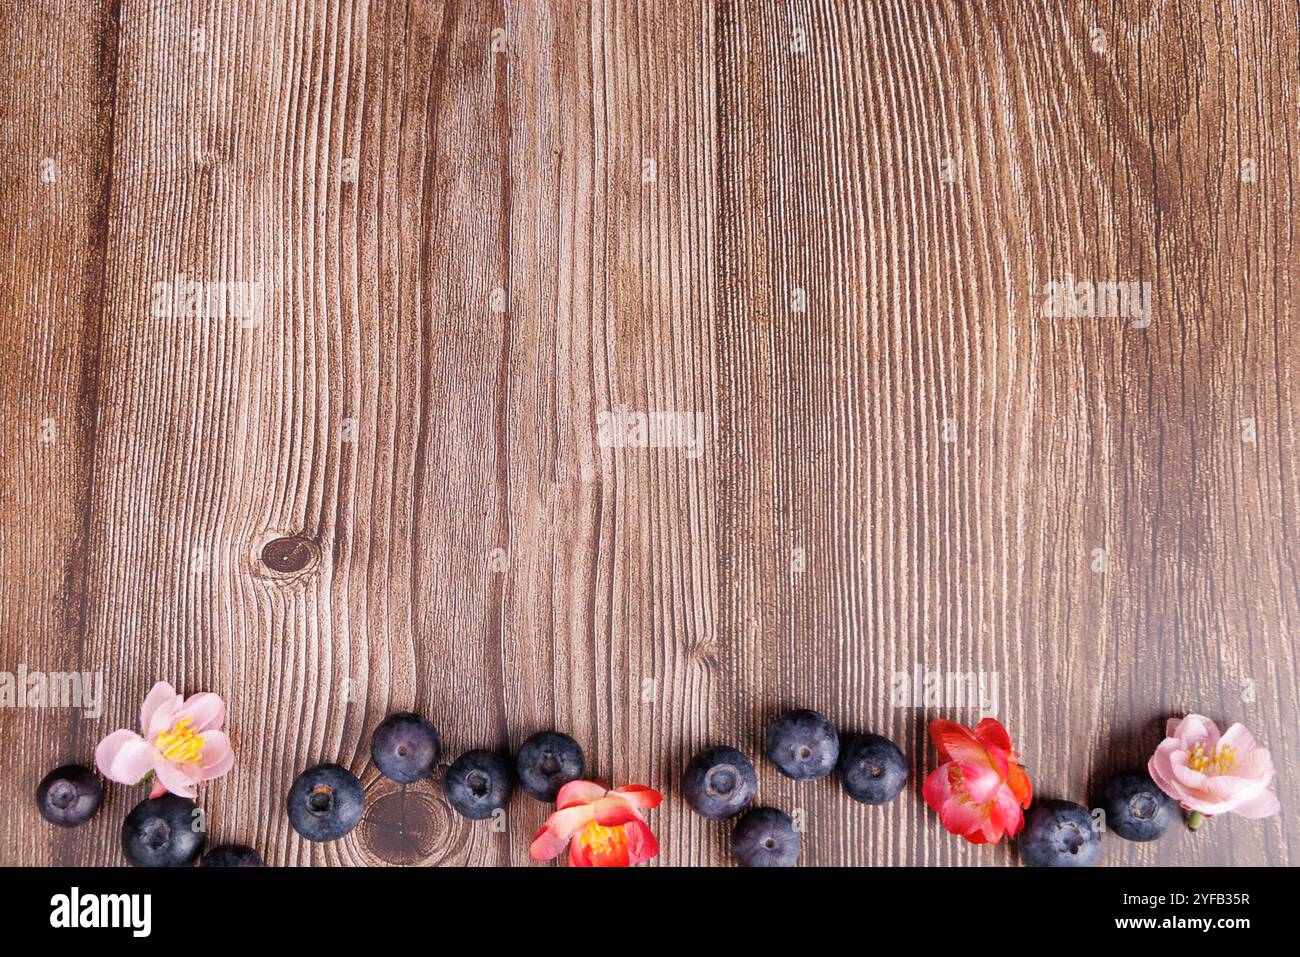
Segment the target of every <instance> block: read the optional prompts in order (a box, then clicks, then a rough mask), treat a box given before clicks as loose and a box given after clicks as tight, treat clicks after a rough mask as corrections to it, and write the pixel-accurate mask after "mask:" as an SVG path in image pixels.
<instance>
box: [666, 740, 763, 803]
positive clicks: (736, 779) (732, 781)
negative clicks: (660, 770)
mask: <svg viewBox="0 0 1300 957" xmlns="http://www.w3.org/2000/svg"><path fill="white" fill-rule="evenodd" d="M757 790H758V778H757V777H756V776H755V774H754V766H753V765H752V764H750V763H749V758H747V757H745V756H744V755H743V754H741V753H740V752H739V751H737V750H736V749H735V748H709V749H708V750H707V751H701V752H700V753H699V754H697V755H696V756H695V757H693V758H691V763H690V764H688V765H686V770H685V771H684V772H683V773H682V793H683V794H685V795H686V803H687V804H689V805H690V806H691V807H692V808H694V809H695V811H696V812H697V813H699V814H703V815H704V816H705V817H707V818H708V819H709V820H710V821H721V820H722V819H723V818H728V817H735V816H736V815H737V814H739V813H740V812H741V811H743V810H745V808H747V807H749V805H750V803H751V802H752V801H753V800H754V794H755V792H756V791H757Z"/></svg>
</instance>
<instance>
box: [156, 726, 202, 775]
mask: <svg viewBox="0 0 1300 957" xmlns="http://www.w3.org/2000/svg"><path fill="white" fill-rule="evenodd" d="M154 745H155V746H156V747H157V748H158V750H159V751H161V752H162V756H163V757H164V758H166V759H167V760H168V761H180V762H183V763H185V764H193V763H194V762H196V761H198V760H199V758H201V757H202V756H203V735H201V734H199V732H197V731H195V730H194V719H193V718H182V719H181V720H180V721H178V722H176V724H175V726H173V727H172V729H171V730H170V731H164V732H163V733H162V734H160V735H158V740H157V741H155V742H154Z"/></svg>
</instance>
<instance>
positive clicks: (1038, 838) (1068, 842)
mask: <svg viewBox="0 0 1300 957" xmlns="http://www.w3.org/2000/svg"><path fill="white" fill-rule="evenodd" d="M1019 844H1020V859H1021V860H1022V861H1024V863H1026V864H1028V865H1029V866H1030V867H1092V866H1093V865H1095V864H1096V863H1097V861H1098V859H1099V858H1100V857H1101V832H1100V831H1098V830H1097V829H1096V827H1094V826H1093V821H1092V815H1091V814H1090V813H1089V812H1088V809H1087V808H1086V807H1084V806H1083V805H1081V804H1075V803H1074V802H1073V801H1039V802H1038V803H1037V804H1035V805H1034V806H1033V807H1032V808H1030V809H1029V813H1028V814H1027V815H1025V829H1024V831H1023V832H1022V833H1021V835H1020V839H1019Z"/></svg>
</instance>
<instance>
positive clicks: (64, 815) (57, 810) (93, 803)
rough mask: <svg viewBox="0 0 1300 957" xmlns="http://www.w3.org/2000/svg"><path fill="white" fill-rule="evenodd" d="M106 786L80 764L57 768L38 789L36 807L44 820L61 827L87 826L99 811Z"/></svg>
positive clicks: (44, 779)
mask: <svg viewBox="0 0 1300 957" xmlns="http://www.w3.org/2000/svg"><path fill="white" fill-rule="evenodd" d="M103 798H104V785H102V784H101V783H100V781H99V778H97V777H96V776H95V775H94V774H92V773H91V772H90V771H89V770H88V769H86V768H83V767H82V766H81V765H80V764H65V765H64V766H63V767H61V768H55V769H54V770H53V771H51V772H50V773H49V774H47V775H45V777H44V778H43V779H42V780H41V783H40V784H39V785H37V787H36V806H37V807H38V808H40V812H41V817H43V818H45V820H47V821H49V822H50V823H51V824H57V825H59V827H76V826H77V825H78V824H85V823H86V822H87V821H89V820H90V819H91V818H92V817H94V816H95V812H96V811H98V810H99V802H100V801H101V800H103Z"/></svg>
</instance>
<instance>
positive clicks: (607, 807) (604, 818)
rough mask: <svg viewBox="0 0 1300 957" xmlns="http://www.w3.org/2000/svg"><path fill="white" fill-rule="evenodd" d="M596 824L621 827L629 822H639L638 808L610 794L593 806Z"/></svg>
mask: <svg viewBox="0 0 1300 957" xmlns="http://www.w3.org/2000/svg"><path fill="white" fill-rule="evenodd" d="M591 807H592V810H593V813H594V814H595V817H596V823H597V824H599V825H601V826H602V827H621V826H622V825H624V824H626V823H628V822H629V821H639V820H640V819H641V816H640V815H639V814H638V813H637V810H636V808H634V807H633V806H632V805H631V804H629V803H628V802H627V801H625V800H624V799H623V798H621V797H618V796H616V795H614V794H610V795H608V796H606V797H603V798H601V799H600V800H599V801H597V802H596V803H595V804H593V805H591Z"/></svg>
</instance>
